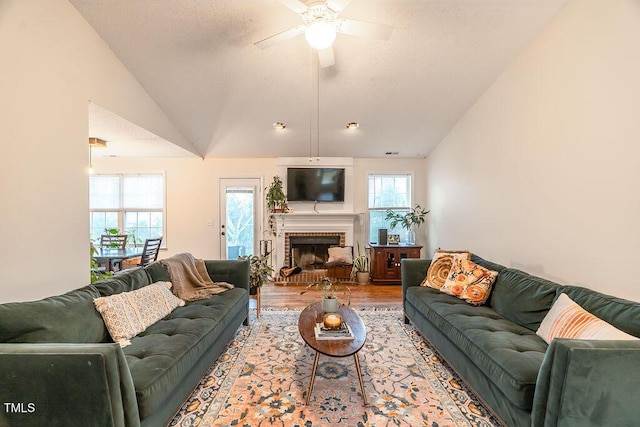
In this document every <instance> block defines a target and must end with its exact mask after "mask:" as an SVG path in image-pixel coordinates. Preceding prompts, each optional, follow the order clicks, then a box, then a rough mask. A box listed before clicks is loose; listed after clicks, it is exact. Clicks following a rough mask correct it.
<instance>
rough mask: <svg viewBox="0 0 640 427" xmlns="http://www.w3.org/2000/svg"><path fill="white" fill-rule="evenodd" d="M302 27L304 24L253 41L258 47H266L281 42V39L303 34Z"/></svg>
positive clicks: (303, 27) (284, 39)
mask: <svg viewBox="0 0 640 427" xmlns="http://www.w3.org/2000/svg"><path fill="white" fill-rule="evenodd" d="M304 29H305V26H304V25H299V26H297V27H295V28H291V29H289V30H287V31H283V32H281V33H278V34H276V35H275V36H271V37H267V38H266V39H264V40H260V41H259V42H256V43H254V45H256V46H258V47H259V48H260V49H266V48H268V47H271V46H273V45H276V44H278V43H282V42H283V41H286V40H289V39H292V38H294V37H296V36H299V35H300V34H303V33H304Z"/></svg>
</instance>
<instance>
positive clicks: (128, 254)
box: [93, 247, 143, 271]
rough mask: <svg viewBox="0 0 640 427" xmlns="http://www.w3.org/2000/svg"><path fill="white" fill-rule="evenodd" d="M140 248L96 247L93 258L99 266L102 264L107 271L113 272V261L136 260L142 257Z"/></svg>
mask: <svg viewBox="0 0 640 427" xmlns="http://www.w3.org/2000/svg"><path fill="white" fill-rule="evenodd" d="M142 250H143V248H142V247H139V248H138V247H133V248H131V247H126V248H108V247H97V248H96V252H95V253H94V254H93V258H94V259H95V260H96V262H97V263H98V264H99V265H102V264H104V265H105V266H106V268H107V271H113V264H114V261H122V260H125V259H131V258H136V257H139V256H142Z"/></svg>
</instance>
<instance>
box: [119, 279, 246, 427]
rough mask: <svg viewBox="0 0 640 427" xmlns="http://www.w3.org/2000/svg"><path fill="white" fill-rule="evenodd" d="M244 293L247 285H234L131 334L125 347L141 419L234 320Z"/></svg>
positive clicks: (176, 310)
mask: <svg viewBox="0 0 640 427" xmlns="http://www.w3.org/2000/svg"><path fill="white" fill-rule="evenodd" d="M244 295H246V291H245V290H243V289H240V288H235V289H230V290H228V291H225V292H223V293H221V294H219V295H214V296H212V297H211V298H208V299H206V300H201V301H195V302H193V303H189V304H187V305H186V306H184V307H178V308H176V309H175V310H174V311H173V312H172V313H171V314H169V315H168V316H167V317H165V318H164V319H162V320H160V321H158V322H157V323H155V324H154V325H152V326H150V327H149V328H147V330H146V331H144V332H142V333H141V334H140V335H138V336H137V337H135V338H132V339H131V345H129V346H127V347H125V348H124V349H123V350H124V353H125V356H126V359H127V364H128V365H129V369H130V371H131V377H132V378H133V382H134V384H135V388H136V397H137V400H138V408H139V411H140V416H141V418H145V417H147V416H148V415H149V414H152V413H153V412H155V411H156V410H158V408H160V406H161V405H162V404H163V402H164V401H165V400H166V399H167V398H168V397H169V395H170V393H171V392H172V391H173V390H174V388H175V386H176V384H177V383H179V382H180V381H181V380H182V378H184V377H185V376H186V375H187V374H188V373H189V371H190V370H191V369H192V367H193V366H194V365H195V364H196V362H197V361H198V360H199V359H200V358H201V357H202V356H203V355H204V354H205V352H206V351H207V349H209V348H210V347H211V345H212V343H213V342H214V341H215V340H216V338H217V337H218V336H220V332H221V331H222V329H223V328H225V326H226V325H227V324H228V323H229V321H230V319H232V318H233V317H234V316H236V315H237V314H238V313H239V312H240V311H241V310H242V309H243V307H246V300H245V299H246V297H245V299H243V296H244ZM243 301H244V305H243Z"/></svg>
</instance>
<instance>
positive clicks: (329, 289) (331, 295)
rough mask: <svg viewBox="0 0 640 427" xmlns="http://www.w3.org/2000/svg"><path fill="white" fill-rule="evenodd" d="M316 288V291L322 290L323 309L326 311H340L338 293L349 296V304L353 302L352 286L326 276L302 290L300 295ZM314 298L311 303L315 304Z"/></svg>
mask: <svg viewBox="0 0 640 427" xmlns="http://www.w3.org/2000/svg"><path fill="white" fill-rule="evenodd" d="M311 289H313V290H315V291H316V292H322V311H324V312H325V313H335V312H337V311H338V306H339V304H338V294H339V293H342V295H343V296H344V297H346V298H347V304H346V305H350V304H351V297H350V292H351V288H349V287H348V286H346V285H342V284H340V283H334V282H332V281H331V279H329V278H328V277H325V278H324V279H322V280H321V281H320V282H318V283H312V284H310V285H309V286H307V288H306V289H305V290H304V291H302V292H300V295H304V294H305V293H307V292H308V291H309V290H311ZM313 303H314V300H313V299H312V300H311V302H310V303H309V304H313Z"/></svg>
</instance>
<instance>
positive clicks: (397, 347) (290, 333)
mask: <svg viewBox="0 0 640 427" xmlns="http://www.w3.org/2000/svg"><path fill="white" fill-rule="evenodd" d="M299 313H300V312H299V311H263V313H262V315H261V317H260V319H258V320H256V319H255V316H254V318H253V319H252V322H251V326H249V327H244V326H243V327H241V328H240V329H239V330H238V333H237V334H236V337H235V339H234V341H233V342H232V343H231V344H230V345H229V346H228V347H227V349H226V351H225V352H224V353H223V355H222V356H221V357H220V358H219V359H218V360H217V361H216V363H215V364H214V365H213V367H212V369H211V370H210V372H208V373H207V375H205V377H204V378H203V380H202V382H201V383H200V385H199V386H198V387H197V388H196V390H195V391H194V392H193V394H192V396H191V397H190V398H189V399H188V400H187V402H186V403H185V405H184V406H183V408H182V409H181V410H180V411H179V412H178V414H177V415H176V417H175V418H174V419H173V421H172V422H171V423H170V425H171V426H183V427H186V426H201V427H202V426H206V427H209V426H246V427H249V426H251V427H253V426H301V427H302V426H304V427H312V426H333V425H344V426H362V427H365V426H431V427H436V426H438V427H443V426H494V425H495V426H497V425H499V423H498V421H497V420H496V419H495V418H493V417H492V415H491V414H490V413H489V412H488V411H487V410H486V409H485V408H484V407H483V406H482V404H481V403H480V402H479V400H478V399H477V398H476V397H475V396H474V395H473V393H472V392H471V391H470V390H469V389H468V388H467V387H466V386H465V385H464V383H463V382H462V381H461V380H460V379H459V377H458V376H457V375H456V374H455V373H454V372H453V371H452V369H451V368H449V367H448V366H447V365H446V362H443V361H442V360H441V359H440V357H439V356H438V355H437V353H436V352H435V351H434V350H433V348H432V347H431V345H430V344H428V343H427V342H426V341H425V340H424V339H423V338H422V336H421V335H420V334H419V333H418V332H417V331H416V330H415V329H414V328H413V327H412V326H410V325H404V323H403V322H402V312H401V311H397V310H383V311H373V310H363V311H358V314H359V315H360V316H361V317H362V319H363V321H364V323H365V326H366V329H367V341H366V343H365V345H364V347H363V348H362V350H360V352H359V353H358V356H359V358H360V365H361V367H362V374H363V378H364V385H365V392H366V394H367V399H368V405H367V406H366V407H365V406H363V400H362V394H361V393H360V386H359V382H358V377H357V373H356V370H355V365H354V361H353V357H346V358H330V357H327V356H323V355H321V356H320V361H319V363H318V370H317V374H316V380H315V383H314V387H313V393H312V396H311V401H310V403H309V406H307V405H305V399H306V393H307V390H308V385H309V380H310V377H311V370H312V367H313V359H314V355H315V353H314V351H313V350H312V349H311V348H310V347H308V346H307V345H305V343H304V341H303V340H302V338H301V337H300V334H299V332H298V316H299Z"/></svg>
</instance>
